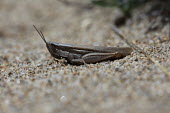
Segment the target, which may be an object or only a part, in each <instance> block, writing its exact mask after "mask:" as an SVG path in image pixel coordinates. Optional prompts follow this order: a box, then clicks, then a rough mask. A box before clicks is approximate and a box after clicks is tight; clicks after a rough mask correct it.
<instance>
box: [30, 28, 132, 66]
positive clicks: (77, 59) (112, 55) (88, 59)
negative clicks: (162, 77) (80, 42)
mask: <svg viewBox="0 0 170 113" xmlns="http://www.w3.org/2000/svg"><path fill="white" fill-rule="evenodd" d="M33 26H34V25H33ZM34 28H35V29H36V31H37V32H38V34H39V35H40V37H41V38H42V39H43V41H44V42H45V44H46V47H47V49H48V51H49V52H50V54H51V56H53V57H54V58H57V59H61V58H65V59H66V60H67V62H68V63H69V64H72V65H83V64H89V63H97V62H101V61H106V60H115V59H120V58H123V57H125V56H127V55H130V54H131V52H132V51H133V49H132V48H130V47H102V46H74V45H69V44H62V43H55V42H47V41H46V39H45V37H44V35H43V33H42V32H41V31H40V30H38V29H37V28H36V27H35V26H34Z"/></svg>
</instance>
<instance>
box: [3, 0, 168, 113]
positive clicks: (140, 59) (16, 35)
mask: <svg viewBox="0 0 170 113" xmlns="http://www.w3.org/2000/svg"><path fill="white" fill-rule="evenodd" d="M72 1H73V0H72ZM74 2H76V3H77V2H79V3H80V4H81V5H82V6H81V5H78V6H76V5H72V4H71V5H66V4H63V3H61V2H59V1H58V0H57V1H56V0H48V1H47V0H36V1H34V0H24V1H23V0H1V1H0V8H1V10H0V14H1V15H0V21H1V23H0V113H30V112H31V113H112V112H114V113H151V112H154V113H168V112H169V111H170V108H169V106H170V82H169V80H168V77H167V76H166V75H165V74H164V73H163V72H162V70H161V69H160V68H159V67H157V66H156V65H155V64H154V63H152V62H151V61H149V60H148V58H146V57H145V56H144V55H143V54H141V53H137V52H135V51H134V52H133V53H132V54H131V55H128V56H126V57H125V58H123V59H118V60H115V61H105V62H101V63H96V64H88V65H87V66H85V65H81V66H73V65H70V64H67V63H66V61H65V60H64V59H54V58H52V57H51V55H50V54H49V52H48V50H47V48H46V46H45V44H44V42H43V40H42V39H41V38H40V37H39V35H38V34H37V32H36V31H35V29H34V28H33V27H32V25H33V24H34V25H36V26H37V27H38V28H40V29H41V30H42V32H43V33H44V35H45V37H46V39H47V40H48V41H53V42H58V43H66V44H73V45H93V46H94V45H100V46H114V47H126V46H128V45H127V44H126V43H125V42H124V41H123V40H121V39H120V38H119V37H117V36H116V35H115V34H114V33H113V32H112V31H111V29H110V25H111V23H112V22H113V20H114V19H115V18H116V15H118V14H119V11H118V9H115V8H114V9H112V8H102V7H91V8H89V7H86V3H88V0H87V1H84V2H80V1H79V0H74ZM141 9H142V8H141ZM141 9H137V10H136V11H134V13H133V16H132V18H131V19H129V20H128V21H127V23H126V25H125V26H122V27H121V28H120V30H121V31H122V32H123V33H124V34H125V36H126V38H127V39H128V40H130V41H132V42H134V43H135V44H136V45H137V46H138V47H140V48H141V49H143V50H144V51H145V52H146V53H147V54H149V55H150V57H151V58H154V59H155V60H156V61H157V62H158V63H160V64H161V65H162V66H164V67H165V68H166V70H167V71H169V72H170V43H169V42H168V41H165V42H162V40H167V39H168V32H169V27H168V25H165V26H164V27H163V28H162V29H159V30H157V31H154V32H150V33H148V34H144V32H145V30H146V29H147V27H148V26H149V23H150V21H149V19H148V18H147V16H144V15H142V14H143V12H145V10H141ZM139 15H142V18H139V17H140V16H139Z"/></svg>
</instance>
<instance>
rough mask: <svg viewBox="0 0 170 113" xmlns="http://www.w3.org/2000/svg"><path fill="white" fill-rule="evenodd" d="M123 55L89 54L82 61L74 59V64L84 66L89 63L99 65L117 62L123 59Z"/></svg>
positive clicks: (116, 53) (117, 53) (72, 61)
mask: <svg viewBox="0 0 170 113" xmlns="http://www.w3.org/2000/svg"><path fill="white" fill-rule="evenodd" d="M122 57H123V55H122V54H121V53H119V52H115V53H89V54H86V55H84V56H82V58H81V59H72V60H71V63H72V64H77V65H82V64H89V63H97V62H101V61H105V60H115V59H119V58H122Z"/></svg>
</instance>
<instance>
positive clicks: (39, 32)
mask: <svg viewBox="0 0 170 113" xmlns="http://www.w3.org/2000/svg"><path fill="white" fill-rule="evenodd" d="M33 27H34V28H35V29H36V31H37V32H38V34H39V35H40V37H41V38H42V39H43V40H44V42H45V43H46V44H47V41H46V40H45V37H44V34H43V33H42V31H40V30H38V29H37V27H36V26H35V25H33Z"/></svg>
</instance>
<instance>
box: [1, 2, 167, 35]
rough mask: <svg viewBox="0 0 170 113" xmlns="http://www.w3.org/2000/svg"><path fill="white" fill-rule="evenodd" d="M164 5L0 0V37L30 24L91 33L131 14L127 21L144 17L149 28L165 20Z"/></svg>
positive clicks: (57, 30) (25, 30)
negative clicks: (149, 24)
mask: <svg viewBox="0 0 170 113" xmlns="http://www.w3.org/2000/svg"><path fill="white" fill-rule="evenodd" d="M168 7H169V1H168V0H164V1H161V0H160V1H159V0H83V1H80V0H48V1H47V0H1V1H0V22H1V23H0V24H1V25H0V37H15V36H17V37H25V36H30V35H32V31H33V27H32V25H33V24H34V25H36V26H38V27H40V28H41V30H43V31H44V30H45V31H48V32H50V31H51V32H55V33H57V34H55V35H62V36H63V35H72V34H75V35H80V34H81V33H78V32H81V30H86V32H87V33H90V34H91V33H94V32H101V31H100V30H97V31H95V30H96V29H98V28H100V29H104V28H105V27H107V26H108V25H109V24H114V25H117V26H123V25H126V23H127V20H130V18H133V17H134V16H135V19H136V20H134V19H133V20H130V21H129V23H130V22H131V23H134V22H136V21H137V22H138V23H140V22H141V20H142V22H144V20H146V18H147V21H148V22H149V23H152V24H154V25H151V26H147V27H148V28H145V29H149V30H150V31H152V30H157V29H158V28H160V27H161V26H164V25H165V24H166V23H167V22H168V16H169V14H170V11H169V8H168ZM136 9H138V10H137V11H136ZM140 9H141V10H140ZM149 27H150V28H149ZM47 29H49V30H47ZM102 31H103V30H102ZM61 32H65V33H66V34H62V33H61ZM83 32H85V31H83ZM103 32H105V31H103ZM147 32H148V31H147ZM93 35H94V36H95V34H93ZM99 35H100V34H99ZM82 36H83V34H82ZM60 37H61V36H60ZM64 37H67V36H64Z"/></svg>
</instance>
